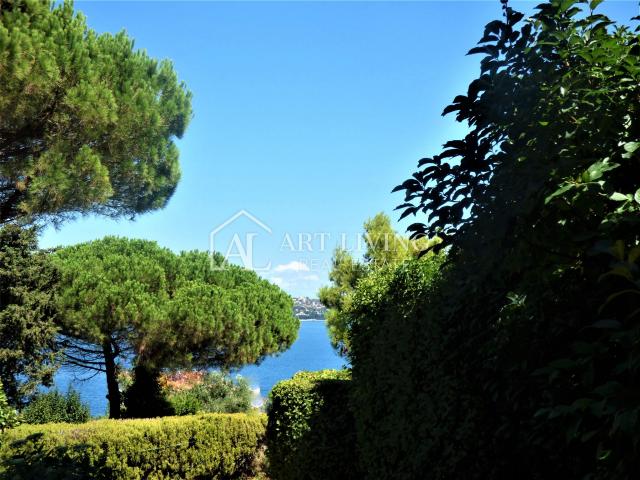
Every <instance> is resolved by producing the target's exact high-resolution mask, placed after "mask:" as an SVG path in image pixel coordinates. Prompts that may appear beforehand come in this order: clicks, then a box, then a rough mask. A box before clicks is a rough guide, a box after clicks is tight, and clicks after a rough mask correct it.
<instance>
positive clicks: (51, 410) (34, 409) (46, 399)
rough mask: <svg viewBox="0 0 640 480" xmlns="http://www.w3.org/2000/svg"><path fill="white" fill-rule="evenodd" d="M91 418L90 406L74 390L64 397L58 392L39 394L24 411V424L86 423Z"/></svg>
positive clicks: (22, 415) (70, 390)
mask: <svg viewBox="0 0 640 480" xmlns="http://www.w3.org/2000/svg"><path fill="white" fill-rule="evenodd" d="M90 417H91V414H90V411H89V406H88V405H87V404H85V403H82V400H81V399H80V394H79V393H78V392H76V391H75V390H73V389H69V391H68V392H67V393H66V394H65V395H63V394H61V393H60V392H59V391H58V390H51V391H49V392H46V393H39V394H38V395H37V396H36V397H35V398H34V399H33V400H32V401H31V403H29V405H27V406H26V407H25V409H24V410H22V413H21V415H20V418H21V420H22V421H23V422H24V423H31V424H43V423H59V422H66V423H84V422H86V421H88V420H89V418H90Z"/></svg>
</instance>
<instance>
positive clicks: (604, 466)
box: [351, 0, 640, 479]
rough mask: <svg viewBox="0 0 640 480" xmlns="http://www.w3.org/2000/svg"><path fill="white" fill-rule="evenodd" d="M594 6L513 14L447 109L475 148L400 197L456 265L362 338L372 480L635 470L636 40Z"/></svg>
mask: <svg viewBox="0 0 640 480" xmlns="http://www.w3.org/2000/svg"><path fill="white" fill-rule="evenodd" d="M598 3H600V2H598V1H595V2H591V4H584V3H582V4H579V3H578V2H574V1H570V0H569V1H556V0H553V1H552V2H550V3H546V4H542V5H540V6H539V7H538V8H537V13H536V14H535V15H534V16H532V17H531V18H530V19H524V17H523V15H522V14H520V13H517V12H515V11H513V10H512V9H510V8H508V7H506V6H505V9H504V13H505V17H504V20H502V21H500V20H497V21H494V22H491V23H489V24H488V25H487V27H486V29H485V35H484V37H483V38H482V40H481V42H480V45H479V46H478V47H477V48H474V49H473V50H472V51H471V53H478V54H482V55H483V59H482V62H481V75H480V76H479V78H478V79H476V80H474V81H473V82H472V83H471V84H470V86H469V89H468V92H467V94H466V95H460V96H458V97H456V98H455V100H454V103H453V104H452V105H450V106H449V107H447V108H446V109H445V113H449V112H455V113H456V115H457V119H458V120H459V121H463V122H466V123H467V124H468V125H469V129H470V130H469V134H468V135H467V136H466V137H465V138H462V139H459V140H452V141H450V142H448V143H447V144H445V149H444V151H443V152H442V153H440V154H438V155H436V156H434V157H431V158H425V159H423V160H421V161H420V163H419V168H420V169H419V171H418V172H416V173H415V174H414V175H413V177H412V178H411V179H409V180H407V181H406V182H405V183H404V184H403V185H402V186H400V187H399V189H400V190H403V191H404V192H405V194H406V203H405V204H403V205H402V206H401V207H400V208H401V209H403V216H405V215H412V214H416V215H421V214H427V215H428V216H427V217H426V220H427V221H426V223H421V222H417V223H415V224H413V225H412V226H411V227H410V230H411V231H412V232H413V234H414V235H415V237H416V238H419V237H421V236H424V235H428V236H436V235H437V236H438V237H440V238H441V239H442V240H443V242H442V243H441V244H439V245H438V246H437V247H436V248H438V249H446V250H445V251H446V252H447V259H446V265H445V266H444V267H442V268H441V269H440V271H439V273H436V272H430V271H428V270H427V271H424V272H423V273H420V272H417V271H415V269H416V268H417V269H418V270H421V269H422V267H406V266H403V267H400V268H399V269H397V270H396V271H394V272H393V273H391V274H390V277H389V279H388V280H385V279H382V281H381V285H382V286H379V287H378V289H379V291H380V292H381V294H380V297H379V300H378V301H376V302H373V303H371V305H370V307H371V308H370V310H369V311H368V312H367V313H366V315H359V316H357V317H356V319H355V320H354V321H353V328H352V337H351V345H352V349H351V357H352V364H353V382H354V390H355V395H354V404H355V406H356V408H355V412H356V417H357V424H358V428H359V432H358V433H359V441H360V446H361V449H362V451H363V454H364V462H363V465H365V466H366V468H367V470H368V475H369V478H375V479H385V478H398V479H404V478H424V477H429V478H451V479H456V478H479V479H487V478H523V479H526V478H529V479H545V478H591V479H599V478H607V479H613V478H615V479H618V478H632V477H633V476H634V475H635V474H636V473H637V472H638V471H639V470H640V465H639V464H638V461H639V459H640V451H638V448H639V445H640V441H639V440H640V437H638V432H639V431H640V429H639V428H638V427H640V425H639V422H640V417H639V416H638V414H639V408H640V407H639V406H638V401H637V399H638V390H637V385H638V371H639V370H638V369H639V366H640V364H639V363H638V358H640V356H639V355H638V353H639V352H638V345H639V342H638V338H639V335H640V330H639V327H638V322H637V316H638V314H639V312H640V308H639V307H640V305H639V304H638V301H639V299H640V289H639V286H638V285H639V283H638V272H639V269H638V263H637V261H638V259H639V258H640V255H639V252H640V246H639V243H638V242H639V238H638V228H637V225H638V218H639V217H638V211H639V209H640V194H639V193H638V192H640V190H639V187H640V180H639V178H638V172H639V171H640V170H638V168H637V165H636V162H637V161H638V159H640V157H639V155H640V123H639V121H638V119H640V115H639V114H638V108H639V107H640V43H639V42H640V39H639V36H638V34H637V29H636V33H634V32H633V31H632V30H631V29H630V28H629V27H625V26H618V25H614V24H613V22H611V21H610V20H609V19H608V18H607V17H605V16H604V15H601V14H598V13H596V12H594V11H593V10H594V9H595V8H596V6H597V4H598ZM412 268H413V269H414V270H413V271H412ZM424 268H427V269H428V268H429V267H424ZM385 284H386V285H388V287H384V285H385ZM372 289H374V285H373V284H371V285H370V284H369V282H365V283H364V284H363V285H362V290H363V292H364V293H363V296H366V295H365V293H366V291H367V290H369V291H373V290H372ZM372 298H374V297H372Z"/></svg>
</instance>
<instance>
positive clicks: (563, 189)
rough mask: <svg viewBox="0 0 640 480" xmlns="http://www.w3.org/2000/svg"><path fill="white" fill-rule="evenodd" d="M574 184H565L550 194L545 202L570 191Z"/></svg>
mask: <svg viewBox="0 0 640 480" xmlns="http://www.w3.org/2000/svg"><path fill="white" fill-rule="evenodd" d="M574 186H575V185H574V184H568V185H564V186H563V187H560V188H559V189H557V190H556V191H555V192H553V193H552V194H551V195H549V196H548V197H547V198H545V199H544V203H545V204H547V203H549V202H550V201H551V200H553V199H554V198H556V197H559V196H560V195H562V194H563V193H565V192H568V191H569V190H571V189H572V188H573V187H574Z"/></svg>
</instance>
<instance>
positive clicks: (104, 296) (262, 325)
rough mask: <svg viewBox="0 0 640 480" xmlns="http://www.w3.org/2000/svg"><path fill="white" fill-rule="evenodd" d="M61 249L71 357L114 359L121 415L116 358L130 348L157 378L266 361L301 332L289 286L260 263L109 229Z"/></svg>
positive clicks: (109, 368)
mask: <svg viewBox="0 0 640 480" xmlns="http://www.w3.org/2000/svg"><path fill="white" fill-rule="evenodd" d="M53 258H54V260H55V263H56V264H57V265H58V266H59V268H60V271H61V272H62V281H61V288H60V291H59V294H58V296H57V300H58V305H59V307H60V312H61V313H60V317H61V324H62V326H63V333H64V334H65V335H66V337H67V339H68V341H67V342H66V344H65V346H66V355H67V358H68V360H69V361H70V362H72V363H75V364H80V365H82V366H85V367H88V368H96V367H97V368H103V367H104V369H105V370H106V373H107V385H108V387H109V400H110V407H111V411H110V414H111V416H112V417H117V416H118V415H119V405H120V401H119V398H118V397H119V389H118V385H117V366H116V365H115V361H116V360H117V359H118V358H119V357H120V356H121V354H122V353H123V352H126V353H128V354H129V355H133V356H134V361H135V363H136V367H144V369H146V371H148V372H154V373H153V376H154V377H155V379H156V380H157V376H158V374H159V373H160V371H161V369H163V368H173V367H191V366H195V367H212V366H216V367H220V366H222V367H234V366H240V365H243V364H246V363H253V362H257V361H260V360H261V359H262V358H263V357H264V356H265V355H269V354H273V353H277V352H280V351H283V350H285V349H286V348H288V347H289V346H290V345H291V344H292V343H293V341H294V340H295V338H296V335H297V330H298V327H299V321H298V320H297V319H296V318H295V317H294V316H293V308H292V305H293V303H292V300H291V298H290V297H289V295H287V294H286V293H284V292H283V291H282V290H280V288H278V287H276V286H275V285H273V284H271V283H270V282H268V281H266V280H263V279H261V278H260V277H259V276H258V275H257V274H256V273H255V272H253V271H249V270H245V269H243V268H240V267H237V266H234V265H224V267H225V268H222V269H212V268H211V266H212V262H217V265H218V266H220V265H221V262H222V258H221V257H220V256H218V255H216V256H214V257H211V256H210V255H209V254H208V253H205V252H195V251H194V252H183V253H181V254H179V255H175V254H174V253H172V252H171V251H170V250H168V249H165V248H161V247H159V246H158V245H157V244H156V243H155V242H151V241H146V240H129V239H125V238H114V237H107V238H105V239H103V240H97V241H93V242H88V243H84V244H80V245H74V246H71V247H66V248H63V249H60V250H58V251H57V252H55V254H54V255H53ZM136 380H141V381H143V382H148V380H149V379H148V378H144V379H143V378H141V377H136ZM145 385H148V383H145ZM132 388H134V387H132ZM136 388H137V387H136ZM145 388H146V387H141V388H138V390H139V391H140V392H144V391H145ZM139 410H140V411H141V412H143V411H144V409H139Z"/></svg>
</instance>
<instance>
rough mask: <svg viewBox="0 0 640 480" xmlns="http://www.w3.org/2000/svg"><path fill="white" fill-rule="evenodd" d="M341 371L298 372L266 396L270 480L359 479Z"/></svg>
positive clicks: (346, 375) (346, 384)
mask: <svg viewBox="0 0 640 480" xmlns="http://www.w3.org/2000/svg"><path fill="white" fill-rule="evenodd" d="M350 376H351V375H350V373H349V372H348V371H346V370H323V371H319V372H299V373H297V374H296V375H294V377H293V378H292V379H290V380H285V381H282V382H280V383H278V384H277V385H275V386H274V387H273V389H272V390H271V393H270V395H269V407H268V413H269V421H268V423H267V434H266V439H267V447H268V450H267V451H268V458H269V473H270V475H271V477H272V478H273V479H274V480H299V479H301V478H304V479H308V480H326V479H336V480H338V479H345V480H347V479H353V480H357V479H361V478H362V473H361V472H360V470H359V466H358V455H357V447H356V435H355V426H354V419H353V413H352V412H351V410H350V408H349V405H348V404H346V403H345V399H346V398H348V396H349V393H350V385H351V381H350V380H351V379H350Z"/></svg>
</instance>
